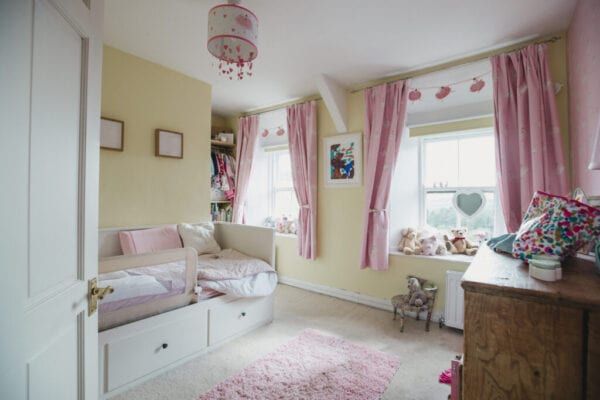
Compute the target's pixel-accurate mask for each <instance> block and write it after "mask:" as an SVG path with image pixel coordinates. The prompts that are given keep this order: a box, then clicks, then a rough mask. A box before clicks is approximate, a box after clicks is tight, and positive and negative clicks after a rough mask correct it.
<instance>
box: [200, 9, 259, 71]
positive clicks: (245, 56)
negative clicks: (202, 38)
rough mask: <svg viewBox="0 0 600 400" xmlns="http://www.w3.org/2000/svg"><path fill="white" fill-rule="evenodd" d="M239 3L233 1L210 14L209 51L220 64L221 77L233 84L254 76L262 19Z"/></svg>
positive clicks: (211, 11) (212, 10) (211, 10)
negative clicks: (254, 63) (233, 81)
mask: <svg viewBox="0 0 600 400" xmlns="http://www.w3.org/2000/svg"><path fill="white" fill-rule="evenodd" d="M239 2H240V1H239V0H229V1H228V3H227V4H220V5H218V6H215V7H213V8H211V9H210V11H209V12H208V41H207V43H206V45H207V47H208V51H209V52H210V54H212V55H213V56H214V57H216V58H217V59H218V60H219V62H218V64H216V65H217V66H218V68H219V74H220V75H225V76H227V77H229V80H233V78H234V76H237V79H238V80H242V79H244V77H248V76H252V61H254V59H255V58H256V56H257V55H258V47H257V44H258V18H257V17H256V15H254V13H253V12H252V11H250V10H248V9H247V8H244V7H242V6H240V5H239Z"/></svg>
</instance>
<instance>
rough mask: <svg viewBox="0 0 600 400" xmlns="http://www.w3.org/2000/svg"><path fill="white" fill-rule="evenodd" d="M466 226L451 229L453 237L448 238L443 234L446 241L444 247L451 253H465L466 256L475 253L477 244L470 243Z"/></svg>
mask: <svg viewBox="0 0 600 400" xmlns="http://www.w3.org/2000/svg"><path fill="white" fill-rule="evenodd" d="M467 232H468V230H467V228H456V229H452V234H453V235H454V238H453V239H450V238H448V236H447V235H444V240H445V241H446V249H447V250H448V251H449V252H450V253H452V254H466V255H468V256H474V255H475V254H476V253H477V248H478V246H477V245H475V244H473V243H471V242H470V241H469V240H468V239H467Z"/></svg>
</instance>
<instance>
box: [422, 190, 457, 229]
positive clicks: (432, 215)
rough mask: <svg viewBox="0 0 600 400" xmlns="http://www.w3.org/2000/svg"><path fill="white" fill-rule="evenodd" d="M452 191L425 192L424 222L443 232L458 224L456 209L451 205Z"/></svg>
mask: <svg viewBox="0 0 600 400" xmlns="http://www.w3.org/2000/svg"><path fill="white" fill-rule="evenodd" d="M453 196H454V193H426V194H425V213H426V217H425V222H426V223H427V225H429V226H431V227H434V228H436V229H438V230H440V231H443V232H450V230H451V229H454V228H456V227H457V226H458V218H457V214H456V210H455V209H454V206H453V205H452V197H453Z"/></svg>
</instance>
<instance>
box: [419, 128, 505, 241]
mask: <svg viewBox="0 0 600 400" xmlns="http://www.w3.org/2000/svg"><path fill="white" fill-rule="evenodd" d="M422 155H423V190H424V193H423V199H424V218H425V223H426V224H427V225H429V226H431V227H433V228H436V229H438V230H439V231H442V232H444V233H449V232H450V230H451V229H454V228H456V227H459V226H462V227H466V228H468V230H469V236H470V237H471V238H473V237H474V236H475V235H477V234H481V235H484V234H485V235H486V236H487V237H490V236H492V234H493V233H494V221H495V213H496V177H495V159H494V157H495V155H494V138H493V136H492V135H491V132H490V133H488V134H481V135H477V136H452V137H447V138H439V139H438V138H436V139H424V140H423V153H422ZM471 192H482V193H483V194H484V196H485V205H484V207H483V209H482V211H480V212H479V213H477V214H476V215H474V216H473V217H466V216H464V215H461V213H459V212H458V211H457V210H456V208H455V207H454V204H453V198H454V196H455V194H456V193H467V194H468V193H471Z"/></svg>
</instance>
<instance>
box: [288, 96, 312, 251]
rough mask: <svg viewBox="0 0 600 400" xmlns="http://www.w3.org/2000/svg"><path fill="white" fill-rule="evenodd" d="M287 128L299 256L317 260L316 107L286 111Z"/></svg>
mask: <svg viewBox="0 0 600 400" xmlns="http://www.w3.org/2000/svg"><path fill="white" fill-rule="evenodd" d="M287 127H288V135H289V144H290V157H291V161H292V180H293V181H294V191H295V192H296V198H297V199H298V204H299V205H300V213H299V216H298V254H299V255H300V256H302V257H304V258H306V259H310V260H314V259H315V258H317V104H316V102H314V101H311V102H310V103H304V104H296V105H293V106H290V107H288V108H287Z"/></svg>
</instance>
